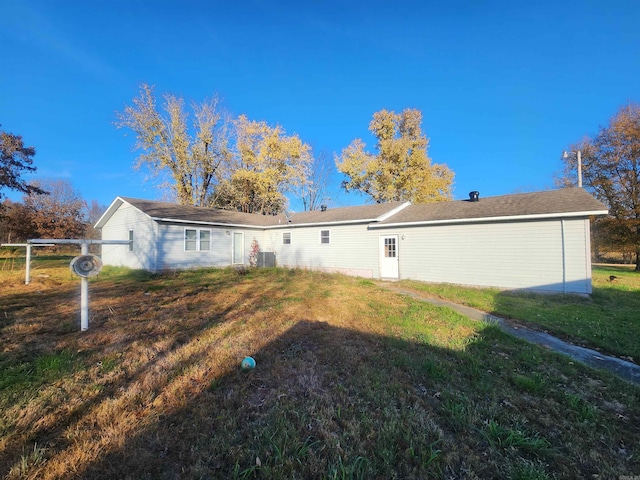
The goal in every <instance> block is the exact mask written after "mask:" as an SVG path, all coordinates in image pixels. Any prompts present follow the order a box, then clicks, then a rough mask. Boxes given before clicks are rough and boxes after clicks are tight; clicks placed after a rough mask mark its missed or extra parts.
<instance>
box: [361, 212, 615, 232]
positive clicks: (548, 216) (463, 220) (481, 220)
mask: <svg viewBox="0 0 640 480" xmlns="http://www.w3.org/2000/svg"><path fill="white" fill-rule="evenodd" d="M608 213H609V211H608V210H592V211H588V212H565V213H551V214H548V213H545V214H538V215H511V216H506V217H481V218H456V219H449V220H420V221H417V222H399V223H385V224H381V225H380V224H378V225H369V228H371V229H375V228H397V227H417V226H420V225H444V224H452V223H487V222H510V221H515V220H544V219H553V218H573V217H590V216H592V215H607V214H608Z"/></svg>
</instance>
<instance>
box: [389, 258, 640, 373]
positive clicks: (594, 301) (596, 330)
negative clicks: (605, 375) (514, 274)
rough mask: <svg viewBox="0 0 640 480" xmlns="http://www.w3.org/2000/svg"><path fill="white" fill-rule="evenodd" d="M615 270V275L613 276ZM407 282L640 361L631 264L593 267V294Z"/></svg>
mask: <svg viewBox="0 0 640 480" xmlns="http://www.w3.org/2000/svg"><path fill="white" fill-rule="evenodd" d="M611 275H613V276H615V277H616V279H615V280H613V281H610V276H611ZM402 284H403V285H404V286H405V287H407V288H411V289H414V290H417V291H421V292H424V293H427V294H429V295H432V296H435V297H438V298H444V299H448V300H452V301H454V302H457V303H460V304H463V305H469V306H471V307H475V308H478V309H480V310H484V311H486V312H490V313H493V314H494V315H497V316H501V317H505V318H512V319H516V320H519V321H522V322H523V323H525V324H529V325H530V326H532V327H534V328H538V329H543V330H545V331H548V332H549V333H551V334H554V335H557V336H560V337H562V338H565V339H567V340H570V341H572V342H574V343H577V344H580V345H585V346H589V347H592V348H596V349H598V350H601V351H602V352H604V353H608V354H611V355H615V356H619V357H623V358H627V359H628V358H630V359H633V360H635V361H640V341H638V339H640V274H639V273H636V272H634V271H633V270H631V269H629V268H626V267H594V268H593V294H592V295H591V297H590V298H587V297H580V296H577V295H540V294H533V293H517V292H505V291H501V290H498V289H491V288H465V287H460V286H457V285H448V284H427V283H422V282H411V281H406V282H402Z"/></svg>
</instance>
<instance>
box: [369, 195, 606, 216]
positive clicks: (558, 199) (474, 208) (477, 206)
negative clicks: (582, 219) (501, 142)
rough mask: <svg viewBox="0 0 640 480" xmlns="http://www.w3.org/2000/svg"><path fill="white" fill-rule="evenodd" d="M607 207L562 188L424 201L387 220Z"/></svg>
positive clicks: (592, 210)
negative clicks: (449, 200) (465, 198)
mask: <svg viewBox="0 0 640 480" xmlns="http://www.w3.org/2000/svg"><path fill="white" fill-rule="evenodd" d="M606 210H607V207H606V206H605V205H604V204H603V203H601V202H600V201H598V200H596V199H595V198H594V197H592V196H591V195H590V194H588V193H587V192H586V191H585V190H583V189H582V188H562V189H559V190H546V191H542V192H533V193H520V194H513V195H502V196H498V197H486V198H483V197H482V196H480V199H479V200H478V201H477V202H472V201H470V200H457V201H453V202H438V203H428V204H421V205H410V206H408V207H407V208H405V209H403V210H401V211H400V212H398V213H397V214H396V215H393V216H392V217H391V218H389V219H387V220H385V221H383V222H381V224H382V225H384V224H396V223H413V222H433V221H446V220H465V219H479V218H498V217H512V216H514V217H515V216H527V215H553V214H562V213H567V214H569V213H577V212H592V214H595V212H600V213H603V212H605V211H606Z"/></svg>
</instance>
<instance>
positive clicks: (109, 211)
mask: <svg viewBox="0 0 640 480" xmlns="http://www.w3.org/2000/svg"><path fill="white" fill-rule="evenodd" d="M123 203H126V202H125V201H124V200H123V199H122V198H121V197H116V198H115V200H114V201H113V202H111V205H109V208H107V210H106V211H105V212H104V213H103V214H102V216H101V217H100V218H99V219H98V221H97V222H96V224H95V225H94V228H102V227H103V226H104V224H105V223H107V220H109V218H111V215H113V214H114V213H115V211H116V210H118V208H120V206H121V205H122V204H123Z"/></svg>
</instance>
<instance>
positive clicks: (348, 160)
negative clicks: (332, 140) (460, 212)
mask: <svg viewBox="0 0 640 480" xmlns="http://www.w3.org/2000/svg"><path fill="white" fill-rule="evenodd" d="M421 123H422V113H421V112H420V111H419V110H415V109H405V110H404V111H403V112H401V113H395V112H393V111H387V110H381V111H379V112H376V113H374V114H373V119H372V120H371V123H370V124H369V131H371V133H372V134H373V135H374V136H375V137H376V139H377V143H376V149H377V153H376V154H373V153H369V152H367V151H366V150H365V146H366V145H365V143H364V142H363V141H362V140H361V139H355V140H354V141H353V142H352V143H351V144H350V145H349V146H348V147H347V148H345V149H344V150H343V151H342V155H340V157H338V158H336V166H337V167H338V170H339V171H340V172H342V173H343V174H345V175H346V176H347V177H348V180H345V181H344V182H343V184H342V186H343V188H344V189H345V190H346V191H347V192H348V191H351V190H357V191H360V192H362V193H365V194H367V195H369V196H370V197H371V198H372V199H373V200H374V201H376V202H378V203H382V202H391V201H405V200H409V201H411V202H413V203H429V202H436V201H441V200H448V199H450V198H451V185H452V183H453V172H452V171H451V170H449V168H448V167H447V166H446V165H440V164H432V163H431V159H430V158H429V156H428V155H427V147H428V145H429V140H428V139H427V137H426V135H424V133H423V132H422V128H421V126H420V124H421Z"/></svg>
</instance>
